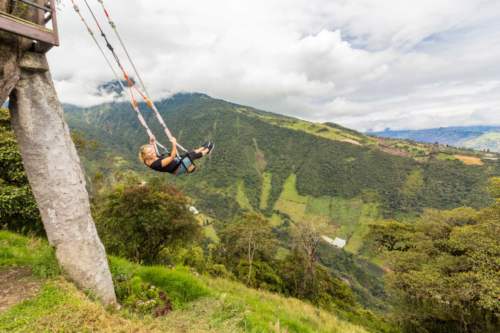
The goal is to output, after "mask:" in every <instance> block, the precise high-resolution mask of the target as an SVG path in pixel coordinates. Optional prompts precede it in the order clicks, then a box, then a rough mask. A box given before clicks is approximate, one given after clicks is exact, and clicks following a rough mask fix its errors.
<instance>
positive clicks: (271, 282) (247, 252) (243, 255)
mask: <svg viewBox="0 0 500 333" xmlns="http://www.w3.org/2000/svg"><path fill="white" fill-rule="evenodd" d="M219 237H220V244H219V249H218V256H219V260H221V261H222V262H223V263H224V264H225V265H226V266H227V267H228V268H229V269H230V270H231V271H232V272H233V273H234V274H235V275H236V277H237V278H239V279H240V280H241V281H244V282H245V283H246V284H247V285H249V286H254V287H261V288H262V287H264V286H265V285H267V286H268V287H269V289H271V290H273V289H274V288H278V289H279V287H280V281H279V277H278V276H277V275H276V273H275V272H274V271H273V269H272V268H271V267H270V266H269V264H268V263H272V262H273V257H274V254H275V252H276V246H277V240H276V238H275V236H274V235H273V231H272V227H271V225H270V223H269V221H268V220H267V219H265V218H264V217H262V216H260V215H258V214H255V213H247V214H245V215H243V216H242V217H240V218H237V219H236V220H235V221H234V222H233V223H230V224H228V225H227V226H226V227H225V228H224V229H223V230H222V232H221V233H220V235H219Z"/></svg>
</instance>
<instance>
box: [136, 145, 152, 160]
mask: <svg viewBox="0 0 500 333" xmlns="http://www.w3.org/2000/svg"><path fill="white" fill-rule="evenodd" d="M148 148H152V149H154V147H153V145H150V144H148V145H143V146H141V148H140V149H139V160H140V161H141V162H142V163H144V164H146V155H147V153H146V151H147V149H148Z"/></svg>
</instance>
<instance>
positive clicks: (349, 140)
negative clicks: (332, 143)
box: [340, 139, 362, 146]
mask: <svg viewBox="0 0 500 333" xmlns="http://www.w3.org/2000/svg"><path fill="white" fill-rule="evenodd" d="M340 141H341V142H346V143H350V144H352V145H356V146H362V144H361V143H359V142H358V141H356V140H353V139H342V140H340Z"/></svg>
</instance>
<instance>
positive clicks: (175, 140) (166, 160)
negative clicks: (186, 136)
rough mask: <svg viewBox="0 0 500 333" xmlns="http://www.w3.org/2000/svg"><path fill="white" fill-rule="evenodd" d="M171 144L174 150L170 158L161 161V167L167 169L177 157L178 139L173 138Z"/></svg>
mask: <svg viewBox="0 0 500 333" xmlns="http://www.w3.org/2000/svg"><path fill="white" fill-rule="evenodd" d="M170 142H172V150H171V151H170V156H169V157H166V158H164V159H162V160H161V166H162V167H166V166H167V165H169V164H170V163H172V161H173V160H174V159H175V157H176V156H177V139H176V138H172V140H170Z"/></svg>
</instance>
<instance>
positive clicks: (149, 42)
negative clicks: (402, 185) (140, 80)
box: [49, 0, 500, 130]
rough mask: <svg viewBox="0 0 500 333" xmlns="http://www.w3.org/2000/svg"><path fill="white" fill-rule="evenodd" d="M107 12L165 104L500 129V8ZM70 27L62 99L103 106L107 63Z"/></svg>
mask: <svg viewBox="0 0 500 333" xmlns="http://www.w3.org/2000/svg"><path fill="white" fill-rule="evenodd" d="M88 1H89V2H90V3H91V4H92V5H93V6H94V8H95V9H96V10H97V13H98V16H99V18H102V19H104V18H103V15H102V13H101V11H100V8H99V6H98V3H97V1H95V0H88ZM77 2H79V3H80V5H81V9H82V13H83V14H85V15H86V17H87V18H88V19H89V20H90V16H89V15H88V14H87V12H86V10H85V8H84V6H83V2H82V1H79V0H77ZM105 3H106V4H107V5H108V6H109V8H110V10H111V14H112V16H113V17H114V19H115V21H116V23H117V25H118V27H119V29H120V31H121V34H122V36H123V38H124V39H125V41H126V43H127V45H128V46H129V48H130V51H131V53H132V55H133V56H134V58H135V60H136V62H137V65H138V67H139V68H141V70H142V73H143V76H144V79H145V81H146V82H147V83H148V86H149V90H150V91H151V93H152V94H153V96H154V97H156V98H161V97H165V96H167V95H168V94H170V93H172V92H178V91H198V92H205V93H208V94H209V95H212V96H214V97H219V98H224V99H227V100H230V101H234V102H238V103H242V104H247V105H251V106H255V107H258V108H262V109H265V110H269V111H274V112H279V113H284V114H289V115H293V116H297V117H300V118H303V119H309V120H313V121H334V122H340V123H342V124H344V125H347V126H351V127H354V128H357V129H361V130H364V129H368V128H376V129H380V128H385V127H392V128H419V127H431V126H446V125H461V124H476V123H483V124H484V123H488V122H491V123H500V112H499V111H500V94H499V92H500V91H499V90H500V87H499V81H498V78H499V75H500V63H499V62H498V59H499V58H500V33H499V29H500V2H498V1H496V0H421V1H418V2H415V1H413V0H412V1H410V0H356V1H350V0H267V1H265V0H254V1H246V2H240V1H230V0H215V1H194V0H169V1H153V0H140V1H139V0H128V1H126V2H124V1H118V0H115V1H112V0H107V1H105ZM125 3H126V5H125ZM103 22H104V21H103ZM59 24H60V30H61V42H62V46H61V47H60V48H59V49H55V50H53V51H51V53H50V56H49V58H50V63H51V66H52V73H53V76H54V79H55V81H56V84H57V88H58V91H59V95H60V98H61V100H62V101H64V102H69V103H75V104H81V105H91V104H95V103H98V102H100V101H102V98H100V97H97V96H95V94H94V92H95V87H97V85H98V84H99V83H101V82H104V81H107V80H110V79H112V75H111V74H110V72H109V70H108V69H107V67H106V64H105V62H104V61H103V60H102V59H101V57H100V54H99V52H98V50H97V49H96V47H95V46H94V45H93V44H92V41H91V39H90V37H89V36H87V35H86V32H85V29H84V28H83V26H82V25H81V22H80V21H79V19H78V18H77V16H76V14H75V13H74V12H72V10H71V7H70V6H66V7H65V8H63V10H62V11H61V12H60V13H59ZM104 26H105V27H106V30H107V32H108V35H109V36H110V37H113V34H112V32H111V31H110V30H109V29H108V26H107V25H104ZM97 37H99V36H97ZM112 40H113V41H115V44H117V43H116V40H115V39H114V38H112ZM116 46H117V45H116Z"/></svg>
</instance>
